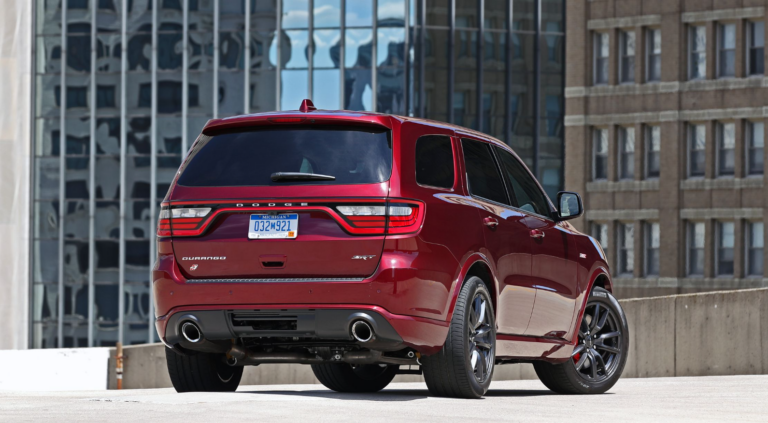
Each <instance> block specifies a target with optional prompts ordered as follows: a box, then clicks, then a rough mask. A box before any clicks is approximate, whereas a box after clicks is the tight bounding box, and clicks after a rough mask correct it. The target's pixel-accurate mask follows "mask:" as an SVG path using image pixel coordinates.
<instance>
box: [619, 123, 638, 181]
mask: <svg viewBox="0 0 768 423" xmlns="http://www.w3.org/2000/svg"><path fill="white" fill-rule="evenodd" d="M619 175H620V176H621V179H632V178H634V177H635V128H626V127H621V128H619Z"/></svg>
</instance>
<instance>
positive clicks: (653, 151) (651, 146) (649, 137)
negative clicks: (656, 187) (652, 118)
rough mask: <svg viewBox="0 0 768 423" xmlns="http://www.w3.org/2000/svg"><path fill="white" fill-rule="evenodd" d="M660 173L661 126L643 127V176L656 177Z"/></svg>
mask: <svg viewBox="0 0 768 423" xmlns="http://www.w3.org/2000/svg"><path fill="white" fill-rule="evenodd" d="M660 174H661V127H660V126H646V127H645V177H646V178H658V177H659V175H660Z"/></svg>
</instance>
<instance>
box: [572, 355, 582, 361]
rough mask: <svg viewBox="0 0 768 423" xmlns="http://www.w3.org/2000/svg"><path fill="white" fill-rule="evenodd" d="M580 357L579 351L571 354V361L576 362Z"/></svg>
mask: <svg viewBox="0 0 768 423" xmlns="http://www.w3.org/2000/svg"><path fill="white" fill-rule="evenodd" d="M580 358H581V353H576V355H574V356H573V362H574V363H578V362H579V359H580Z"/></svg>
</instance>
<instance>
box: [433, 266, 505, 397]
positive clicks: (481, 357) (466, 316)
mask: <svg viewBox="0 0 768 423" xmlns="http://www.w3.org/2000/svg"><path fill="white" fill-rule="evenodd" d="M483 308H484V309H485V311H484V312H483V311H482V309H483ZM478 341H479V342H478ZM495 360H496V316H495V314H494V312H493V303H492V301H491V294H490V293H489V291H488V288H487V287H486V286H485V283H484V282H483V281H482V279H480V278H478V277H474V276H473V277H471V278H469V279H468V280H467V281H466V282H465V283H464V286H463V287H462V288H461V291H460V292H459V298H458V299H457V300H456V307H455V308H454V310H453V317H452V318H451V325H450V327H449V329H448V336H447V338H446V339H445V344H444V345H443V348H442V349H441V350H440V351H439V352H438V353H436V354H433V355H431V356H426V357H424V358H423V359H422V363H423V364H422V371H423V373H424V380H425V381H426V382H427V389H429V392H430V394H432V395H435V396H439V397H453V398H480V397H482V396H483V395H485V393H486V392H487V391H488V387H489V386H490V385H491V379H492V378H493V368H494V364H495Z"/></svg>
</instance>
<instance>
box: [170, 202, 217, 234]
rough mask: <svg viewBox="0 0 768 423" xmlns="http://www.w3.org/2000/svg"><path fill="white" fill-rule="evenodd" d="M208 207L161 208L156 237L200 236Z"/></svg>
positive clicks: (209, 209)
mask: <svg viewBox="0 0 768 423" xmlns="http://www.w3.org/2000/svg"><path fill="white" fill-rule="evenodd" d="M210 213H211V208H210V207H189V208H187V207H184V208H175V209H170V208H169V207H167V206H163V207H162V208H161V209H160V218H159V219H158V220H157V236H171V235H173V236H190V235H200V234H201V233H202V231H203V229H204V227H203V226H204V224H205V221H206V219H205V218H206V216H208V215H209V214H210Z"/></svg>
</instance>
